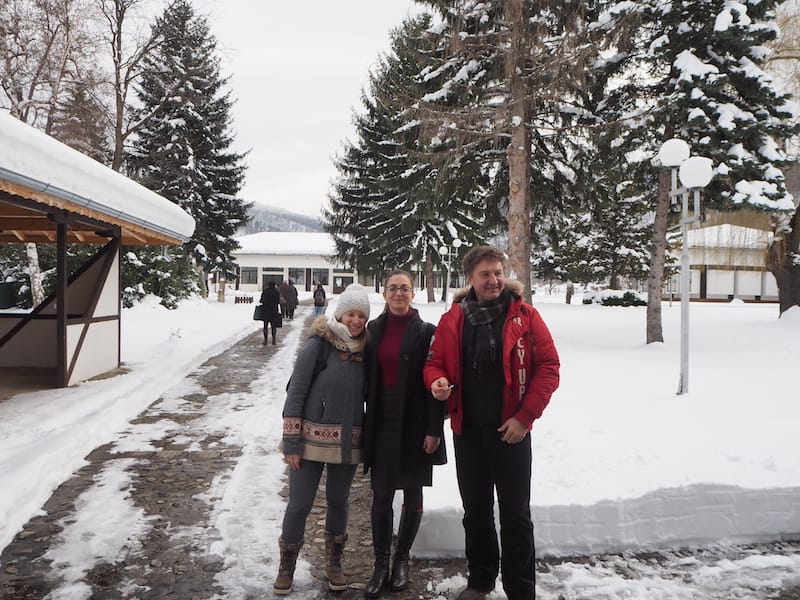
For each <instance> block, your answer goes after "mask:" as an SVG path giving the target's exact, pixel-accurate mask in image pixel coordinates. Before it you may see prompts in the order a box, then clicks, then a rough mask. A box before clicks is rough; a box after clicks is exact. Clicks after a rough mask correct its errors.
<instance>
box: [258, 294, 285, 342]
mask: <svg viewBox="0 0 800 600" xmlns="http://www.w3.org/2000/svg"><path fill="white" fill-rule="evenodd" d="M259 302H261V317H262V318H263V319H264V345H265V346H266V345H267V337H268V334H269V333H271V334H272V344H273V345H275V328H276V327H277V325H278V321H280V318H281V313H280V307H279V303H280V293H279V292H278V287H277V286H276V285H275V282H274V281H270V282H268V283H267V287H265V288H264V291H263V292H261V299H260V300H259Z"/></svg>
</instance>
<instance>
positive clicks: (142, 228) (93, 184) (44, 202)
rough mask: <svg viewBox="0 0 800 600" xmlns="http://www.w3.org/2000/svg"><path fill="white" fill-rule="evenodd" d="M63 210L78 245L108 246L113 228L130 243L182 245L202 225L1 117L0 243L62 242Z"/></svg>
mask: <svg viewBox="0 0 800 600" xmlns="http://www.w3.org/2000/svg"><path fill="white" fill-rule="evenodd" d="M58 211H66V213H67V214H68V215H69V218H70V221H69V230H70V232H69V235H70V240H69V241H71V242H75V241H78V242H92V243H95V242H105V241H107V237H108V236H107V235H103V233H105V232H103V231H102V230H103V226H104V225H105V227H106V229H107V228H108V226H109V225H110V226H114V227H119V228H120V231H121V235H122V242H123V243H124V244H177V243H182V242H185V241H187V240H188V239H189V238H190V237H191V235H192V233H193V232H194V226H195V222H194V219H193V218H192V217H191V216H190V215H189V214H188V213H186V212H185V211H184V210H183V209H181V208H180V207H179V206H178V205H176V204H174V203H173V202H170V201H169V200H167V199H166V198H163V197H161V196H159V195H158V194H156V193H155V192H153V191H151V190H148V189H147V188H145V187H144V186H142V185H140V184H138V183H136V182H135V181H133V180H131V179H128V178H127V177H125V176H124V175H122V174H120V173H117V172H116V171H114V170H112V169H110V168H108V167H106V166H105V165H103V164H101V163H99V162H97V161H95V160H93V159H91V158H89V157H88V156H86V155H84V154H81V153H80V152H78V151H77V150H74V149H72V148H70V147H69V146H67V145H66V144H62V143H61V142H59V141H58V140H56V139H54V138H52V137H50V136H48V135H46V134H45V133H43V132H42V131H39V130H38V129H35V128H33V127H31V126H29V125H27V124H25V123H23V122H22V121H19V120H18V119H15V118H14V117H12V116H11V115H10V114H8V113H7V112H4V111H0V242H53V241H55V233H54V232H55V223H54V222H53V220H52V218H51V215H53V214H56V213H58ZM97 232H100V234H98V233H97Z"/></svg>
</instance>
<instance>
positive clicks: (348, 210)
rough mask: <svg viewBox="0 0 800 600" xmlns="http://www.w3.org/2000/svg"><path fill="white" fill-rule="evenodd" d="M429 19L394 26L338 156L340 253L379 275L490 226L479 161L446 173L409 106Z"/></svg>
mask: <svg viewBox="0 0 800 600" xmlns="http://www.w3.org/2000/svg"><path fill="white" fill-rule="evenodd" d="M429 24H430V21H429V17H428V16H427V15H423V16H419V17H417V18H416V19H414V20H409V21H406V22H405V23H404V24H403V26H402V27H401V28H400V29H398V30H396V31H395V32H393V34H392V50H391V53H390V54H389V55H387V56H385V57H383V58H382V60H380V61H379V64H378V65H377V66H376V67H375V69H374V70H373V72H372V73H371V75H370V89H369V93H364V94H363V95H362V112H361V113H360V114H358V115H357V116H356V119H355V125H356V131H357V133H358V139H357V141H356V142H355V143H348V144H346V145H345V148H344V152H343V153H342V155H341V156H340V157H339V158H338V159H337V161H336V167H337V169H338V171H339V177H338V179H337V181H336V182H335V188H334V191H333V193H332V194H331V197H330V210H327V211H325V215H324V216H325V220H326V230H327V231H329V232H330V233H331V234H332V235H333V236H334V239H335V240H336V245H337V250H338V252H339V256H340V257H341V258H342V259H343V260H345V261H346V262H348V263H349V264H352V265H353V266H355V267H356V268H358V269H359V270H360V271H363V272H372V273H374V274H376V275H378V276H379V277H380V274H381V273H382V272H383V271H384V270H386V269H392V268H397V267H406V268H411V266H412V265H416V264H422V263H426V262H438V263H439V264H440V265H441V264H442V257H440V256H439V253H438V250H437V249H438V248H439V246H441V245H449V244H450V243H451V242H452V240H453V239H454V238H458V239H460V240H462V241H465V242H466V243H468V244H471V243H473V242H474V241H477V240H480V239H481V236H482V234H485V233H486V227H485V224H486V222H487V220H486V219H485V218H484V212H485V211H484V206H485V205H484V204H483V196H484V194H483V191H482V190H481V182H484V181H486V179H487V178H486V176H485V174H483V173H481V171H480V169H481V165H480V163H479V162H477V161H472V162H470V161H469V160H468V159H467V157H461V158H462V160H460V161H458V162H457V163H456V162H453V163H451V164H450V165H448V166H447V167H446V171H447V172H446V173H443V169H442V168H440V167H439V166H437V165H436V164H435V161H434V160H432V155H433V154H435V152H436V150H435V149H430V148H426V147H425V146H424V145H423V144H422V143H421V140H420V132H419V129H420V123H419V122H418V121H417V120H415V119H414V118H413V116H412V115H411V114H410V113H409V111H408V110H407V109H408V106H409V105H410V104H413V103H414V102H416V101H417V100H418V99H419V97H420V96H421V94H422V93H423V90H424V85H420V84H419V83H418V81H417V79H416V75H417V74H418V73H419V71H420V68H421V67H420V64H419V61H420V60H424V53H422V52H420V50H421V44H423V41H422V40H421V39H420V34H421V32H422V31H424V30H425V29H426V28H427V27H428V26H429ZM428 284H429V286H430V285H431V284H432V281H431V278H430V277H429V278H428ZM429 289H430V288H429Z"/></svg>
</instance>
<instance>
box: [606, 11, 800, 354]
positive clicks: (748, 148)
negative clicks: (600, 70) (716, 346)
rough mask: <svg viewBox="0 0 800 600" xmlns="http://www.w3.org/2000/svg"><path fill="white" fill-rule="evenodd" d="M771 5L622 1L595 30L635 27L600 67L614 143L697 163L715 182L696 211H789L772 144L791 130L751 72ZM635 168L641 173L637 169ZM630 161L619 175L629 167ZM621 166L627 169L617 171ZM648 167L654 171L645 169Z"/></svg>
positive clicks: (663, 219)
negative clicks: (676, 151)
mask: <svg viewBox="0 0 800 600" xmlns="http://www.w3.org/2000/svg"><path fill="white" fill-rule="evenodd" d="M780 3H781V1H780V0H745V1H742V2H730V1H728V0H703V1H702V2H697V1H689V0H680V1H675V2H662V1H661V0H631V1H627V0H626V1H624V2H622V1H619V2H611V3H610V5H611V9H610V10H609V11H608V13H607V14H606V15H605V17H606V19H604V20H603V22H602V23H603V25H604V26H605V25H609V24H614V23H620V22H626V23H631V24H633V25H635V28H634V30H633V32H632V34H631V36H630V40H629V41H628V42H627V43H626V44H624V45H622V44H621V45H620V48H619V50H620V52H619V54H617V55H615V56H613V58H612V59H610V60H608V61H607V62H606V63H605V65H604V66H605V67H606V68H608V69H609V70H610V71H613V73H614V75H615V76H616V78H615V79H609V81H612V82H613V85H611V86H610V87H609V90H608V94H607V98H606V101H605V103H604V105H603V116H604V118H605V119H606V120H607V121H608V122H610V123H611V122H613V123H623V124H624V125H623V126H622V127H621V128H620V130H619V131H620V134H619V139H618V140H617V142H616V144H617V146H618V147H619V148H620V149H621V150H622V151H623V152H626V153H627V154H626V156H629V157H632V156H633V157H638V160H639V161H645V163H644V164H645V165H648V164H649V163H650V159H651V158H652V157H653V156H655V154H656V153H657V152H658V149H659V148H660V146H661V144H662V143H663V142H664V141H666V140H667V139H669V138H673V137H678V138H681V139H683V140H685V141H686V142H687V143H688V144H689V145H690V147H691V148H692V152H693V154H696V155H702V156H707V157H709V158H711V159H712V161H713V163H714V165H715V166H716V177H715V178H714V179H713V181H712V182H711V184H710V185H709V186H708V187H707V188H706V189H705V190H704V192H703V206H704V208H719V209H722V210H734V209H736V208H738V207H751V208H756V209H759V210H767V211H773V212H775V213H776V214H777V213H781V212H783V211H788V210H791V209H792V208H793V204H792V202H791V197H790V196H789V195H788V194H787V192H786V188H785V181H784V177H783V173H782V170H781V169H782V168H783V167H784V166H786V165H787V164H788V162H789V158H788V157H787V156H786V154H785V153H784V151H783V150H782V142H783V140H785V139H786V138H787V137H789V136H791V135H792V134H793V133H794V131H795V126H794V125H793V124H792V123H791V121H790V120H789V119H790V118H791V116H792V111H791V108H790V106H789V105H788V103H787V98H786V96H784V95H783V94H780V93H778V92H777V91H776V90H775V88H774V86H773V84H772V81H771V79H770V78H769V77H768V76H767V75H766V74H765V73H764V71H763V70H762V68H761V66H762V64H763V62H764V60H765V58H766V56H767V50H766V47H765V44H766V43H767V42H769V41H770V40H772V39H774V37H775V35H776V28H775V26H774V23H773V20H774V17H775V13H774V10H775V7H776V6H777V5H778V4H780ZM638 166H641V164H640V165H638ZM636 167H637V165H635V164H633V163H631V164H630V166H629V168H631V169H632V170H635V169H636ZM623 168H628V167H624V166H623ZM650 168H651V169H652V170H654V171H655V170H656V168H657V165H655V164H652V165H651V166H650ZM668 192H669V181H668V174H667V173H666V172H664V171H663V170H662V172H661V174H660V178H659V182H658V186H657V188H656V187H655V186H654V187H653V188H651V192H650V193H651V194H652V195H653V197H656V196H657V198H658V202H657V204H656V206H655V221H654V227H653V237H652V256H651V264H650V279H649V282H648V297H649V302H648V319H647V341H648V342H653V341H663V335H662V332H661V313H660V306H661V288H662V283H663V273H664V257H665V253H666V232H667V227H668V223H669V220H670V200H669V194H668Z"/></svg>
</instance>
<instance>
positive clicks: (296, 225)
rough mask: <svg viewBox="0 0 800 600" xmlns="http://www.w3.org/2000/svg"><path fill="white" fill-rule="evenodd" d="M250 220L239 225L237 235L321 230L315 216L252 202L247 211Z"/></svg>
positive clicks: (319, 221)
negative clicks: (243, 224)
mask: <svg viewBox="0 0 800 600" xmlns="http://www.w3.org/2000/svg"><path fill="white" fill-rule="evenodd" d="M247 214H248V216H250V217H251V219H250V222H248V223H247V225H245V226H244V227H240V228H239V230H238V231H237V232H236V233H237V235H248V234H251V233H260V232H262V231H323V229H322V221H321V220H320V219H319V218H317V217H311V216H309V215H301V214H298V213H293V212H290V211H288V210H284V209H282V208H276V207H274V206H266V205H264V204H255V203H254V204H253V206H251V207H250V209H249V210H248V211H247Z"/></svg>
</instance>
